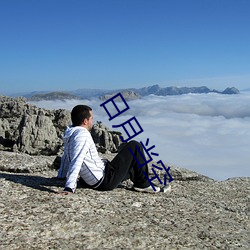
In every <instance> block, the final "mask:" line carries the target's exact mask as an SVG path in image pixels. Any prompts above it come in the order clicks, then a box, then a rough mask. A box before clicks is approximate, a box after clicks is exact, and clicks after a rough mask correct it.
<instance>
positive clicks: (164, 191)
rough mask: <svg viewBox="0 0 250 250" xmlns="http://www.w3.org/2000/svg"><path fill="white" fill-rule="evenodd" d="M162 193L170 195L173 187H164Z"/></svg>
mask: <svg viewBox="0 0 250 250" xmlns="http://www.w3.org/2000/svg"><path fill="white" fill-rule="evenodd" d="M161 192H162V193H170V192H171V185H170V184H168V185H166V186H164V187H162V188H161Z"/></svg>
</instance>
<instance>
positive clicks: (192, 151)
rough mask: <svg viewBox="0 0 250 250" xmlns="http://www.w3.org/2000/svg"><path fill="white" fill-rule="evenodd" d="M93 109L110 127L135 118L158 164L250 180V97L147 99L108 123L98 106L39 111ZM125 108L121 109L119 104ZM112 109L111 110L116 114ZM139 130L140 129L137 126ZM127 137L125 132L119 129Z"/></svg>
mask: <svg viewBox="0 0 250 250" xmlns="http://www.w3.org/2000/svg"><path fill="white" fill-rule="evenodd" d="M80 103H81V104H86V105H89V106H91V107H92V108H93V109H94V115H95V120H96V121H98V120H99V121H102V122H103V123H105V124H106V125H107V126H108V127H110V128H111V127H112V125H118V124H121V123H123V122H126V121H127V120H128V119H130V118H131V117H133V116H135V117H136V118H137V120H138V121H139V123H140V125H141V127H142V128H143V130H144V132H143V133H141V134H140V135H138V136H136V137H135V139H136V140H139V141H142V142H143V143H146V140H147V138H149V146H151V145H155V148H154V152H155V153H158V154H159V156H155V157H154V159H155V160H162V161H163V162H165V163H168V164H171V165H177V166H180V167H185V168H189V169H192V170H195V171H197V172H200V173H202V174H204V175H207V176H209V177H212V178H214V179H217V180H224V179H227V178H230V177H238V176H250V170H249V162H250V154H249V151H250V93H249V92H248V93H247V92H246V93H244V94H240V95H219V94H199V95H194V94H189V95H181V96H164V97H163V96H147V97H144V98H142V99H140V100H135V101H130V102H128V105H129V107H130V109H129V110H127V111H126V112H124V113H123V114H121V115H119V116H118V117H116V118H114V119H113V120H111V121H109V119H108V118H109V117H108V115H107V113H106V112H105V110H104V109H103V108H102V107H100V104H101V101H99V100H96V99H95V100H91V101H90V100H84V101H79V100H73V101H65V102H62V101H54V102H52V101H42V102H37V103H33V104H36V105H37V106H39V107H43V108H50V109H58V108H65V109H67V110H71V109H72V108H73V107H74V106H75V105H77V104H80ZM120 105H122V104H120ZM111 109H112V107H109V110H111ZM135 128H136V126H135ZM115 130H119V131H121V132H123V134H124V137H125V138H126V134H125V132H124V130H123V129H122V128H120V129H119V128H118V129H117V128H116V129H115Z"/></svg>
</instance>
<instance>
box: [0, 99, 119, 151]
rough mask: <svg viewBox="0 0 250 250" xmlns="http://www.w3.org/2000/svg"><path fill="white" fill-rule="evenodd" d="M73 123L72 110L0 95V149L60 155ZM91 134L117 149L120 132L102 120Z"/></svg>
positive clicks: (103, 146)
mask: <svg viewBox="0 0 250 250" xmlns="http://www.w3.org/2000/svg"><path fill="white" fill-rule="evenodd" d="M70 124H71V119H70V112H69V111H67V110H64V109H59V110H46V109H42V108H38V107H36V106H34V105H31V104H28V103H26V99H25V98H10V97H5V96H1V97H0V149H2V150H6V149H7V150H11V151H19V152H24V153H28V154H31V155H38V154H42V155H61V154H62V151H63V141H62V136H63V133H64V130H65V128H66V126H67V125H70ZM92 135H93V138H94V141H95V142H96V143H97V145H98V148H99V149H100V151H102V152H106V151H110V152H117V148H118V147H119V145H120V140H119V136H120V133H118V132H114V131H110V130H109V129H108V128H107V127H106V126H104V125H102V123H101V122H99V123H98V124H96V125H94V127H93V131H92Z"/></svg>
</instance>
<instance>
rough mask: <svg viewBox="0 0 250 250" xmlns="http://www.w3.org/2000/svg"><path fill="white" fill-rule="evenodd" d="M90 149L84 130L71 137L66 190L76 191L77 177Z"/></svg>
mask: <svg viewBox="0 0 250 250" xmlns="http://www.w3.org/2000/svg"><path fill="white" fill-rule="evenodd" d="M88 150H89V143H88V141H87V137H86V135H85V134H84V132H83V131H79V133H78V134H77V135H75V136H74V138H72V139H71V142H70V145H69V151H70V152H69V154H70V159H71V162H70V164H69V171H68V178H67V181H66V184H65V189H64V191H66V192H72V193H74V192H75V189H76V185H77V178H78V175H79V172H80V170H81V166H82V163H83V160H84V157H85V155H86V152H87V151H88Z"/></svg>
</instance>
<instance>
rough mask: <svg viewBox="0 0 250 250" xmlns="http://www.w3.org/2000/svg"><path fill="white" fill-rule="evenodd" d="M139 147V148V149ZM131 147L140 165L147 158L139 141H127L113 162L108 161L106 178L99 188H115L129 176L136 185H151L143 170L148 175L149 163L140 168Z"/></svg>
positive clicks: (143, 186)
mask: <svg viewBox="0 0 250 250" xmlns="http://www.w3.org/2000/svg"><path fill="white" fill-rule="evenodd" d="M137 147H138V149H139V150H138V149H137ZM129 148H130V149H131V151H132V152H133V153H134V155H135V157H136V158H137V160H138V161H139V163H140V165H143V163H144V162H145V160H144V159H143V157H142V156H141V154H140V152H141V153H142V154H143V156H144V151H143V147H142V146H141V144H140V143H139V142H137V141H130V142H128V143H126V145H125V146H124V147H123V148H122V150H121V151H120V152H119V153H118V154H117V155H116V157H115V158H114V159H113V160H112V161H111V162H108V163H107V166H106V169H105V172H106V173H105V178H104V180H103V183H102V184H101V185H100V187H99V188H98V189H100V190H111V189H114V188H116V187H117V186H118V185H119V184H120V182H121V181H123V180H125V179H126V178H127V177H128V176H129V178H130V179H131V180H132V181H133V182H134V185H135V187H139V188H146V187H149V186H150V183H149V182H148V180H147V178H146V177H145V175H144V174H143V172H142V171H144V172H145V173H146V175H147V176H148V166H147V164H145V165H144V166H142V167H141V168H138V166H139V165H138V163H137V161H136V160H135V158H134V157H133V155H132V153H131V152H130V150H129ZM139 151H140V152H139ZM144 158H145V157H144Z"/></svg>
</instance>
